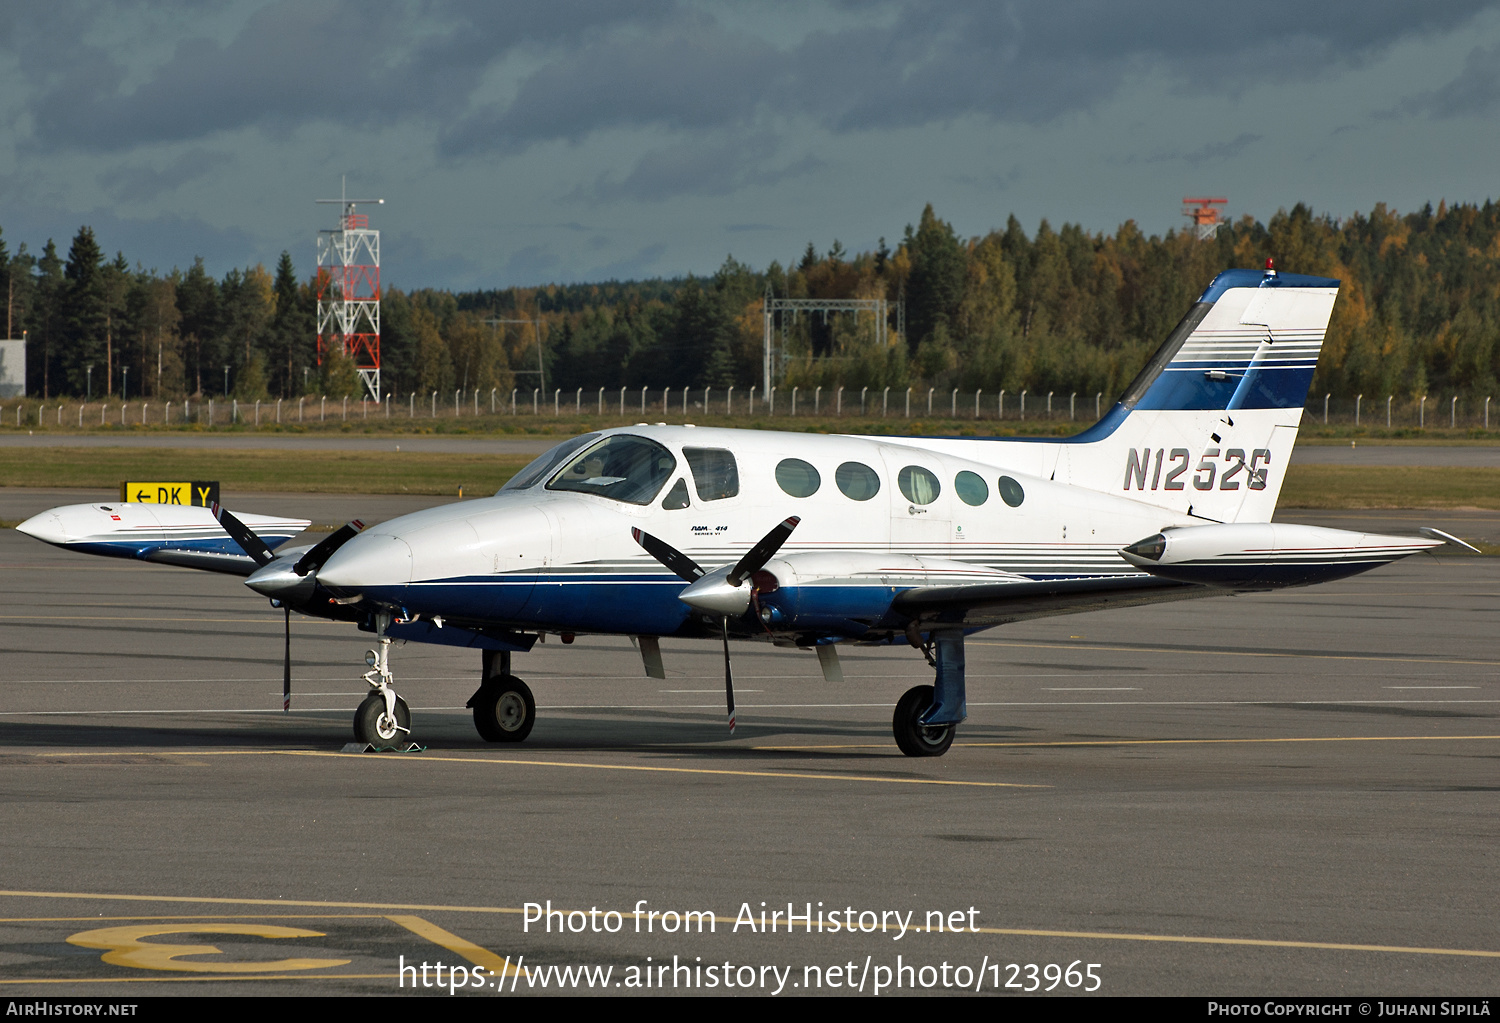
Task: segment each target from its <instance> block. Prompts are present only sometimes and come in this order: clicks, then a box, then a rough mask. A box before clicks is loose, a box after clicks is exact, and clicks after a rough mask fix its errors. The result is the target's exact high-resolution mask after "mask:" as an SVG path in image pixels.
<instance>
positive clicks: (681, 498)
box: [661, 476, 688, 511]
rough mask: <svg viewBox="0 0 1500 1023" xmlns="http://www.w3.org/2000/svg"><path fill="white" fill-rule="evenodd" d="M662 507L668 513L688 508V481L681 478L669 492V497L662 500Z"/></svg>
mask: <svg viewBox="0 0 1500 1023" xmlns="http://www.w3.org/2000/svg"><path fill="white" fill-rule="evenodd" d="M661 506H662V507H663V508H665V509H667V511H676V510H677V509H678V508H686V507H687V506H688V492H687V480H685V479H683V478H682V477H680V476H679V477H678V478H677V482H676V483H674V484H672V489H671V490H668V491H667V496H666V497H664V498H662V502H661Z"/></svg>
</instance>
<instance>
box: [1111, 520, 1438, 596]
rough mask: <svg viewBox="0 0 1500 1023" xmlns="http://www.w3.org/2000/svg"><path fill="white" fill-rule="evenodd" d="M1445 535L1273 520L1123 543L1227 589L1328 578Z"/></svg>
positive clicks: (1179, 576) (1157, 570)
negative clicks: (1363, 530)
mask: <svg viewBox="0 0 1500 1023" xmlns="http://www.w3.org/2000/svg"><path fill="white" fill-rule="evenodd" d="M1443 542H1444V541H1442V540H1435V539H1426V538H1423V537H1415V536H1383V535H1380V534H1378V533H1356V532H1351V531H1350V530H1347V529H1329V528H1327V527H1324V526H1297V525H1286V524H1281V523H1271V522H1256V523H1249V522H1247V523H1225V524H1222V525H1211V526H1173V527H1171V528H1168V529H1164V530H1162V531H1161V532H1160V533H1157V534H1156V535H1155V536H1148V537H1146V538H1145V539H1144V540H1137V541H1136V542H1135V543H1133V544H1131V545H1130V546H1129V547H1126V548H1125V549H1124V550H1122V551H1120V556H1121V557H1122V558H1124V559H1125V560H1126V561H1128V562H1130V563H1131V564H1132V565H1135V566H1136V567H1137V568H1140V569H1141V570H1143V571H1146V572H1149V573H1151V574H1152V575H1155V576H1161V577H1162V578H1164V579H1174V580H1176V581H1178V582H1185V583H1201V584H1203V585H1205V586H1220V587H1224V588H1226V589H1266V590H1268V589H1280V588H1282V587H1286V586H1306V585H1308V584H1310V583H1322V582H1328V581H1329V580H1331V579H1342V578H1344V577H1345V576H1351V575H1356V574H1358V573H1360V572H1365V571H1368V570H1369V569H1372V568H1378V567H1379V566H1381V565H1387V564H1390V563H1391V562H1392V561H1395V560H1397V559H1398V558H1404V557H1406V556H1407V555H1409V554H1416V553H1418V552H1419V551H1425V550H1429V549H1431V548H1433V547H1438V546H1441V545H1442V543H1443Z"/></svg>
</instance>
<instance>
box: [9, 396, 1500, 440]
mask: <svg viewBox="0 0 1500 1023" xmlns="http://www.w3.org/2000/svg"><path fill="white" fill-rule="evenodd" d="M1108 408H1109V406H1108V405H1106V404H1105V399H1104V394H1103V392H1096V393H1094V394H1079V393H1078V392H1076V391H1074V392H1069V393H1067V394H1063V393H1061V392H1057V391H1046V392H1042V391H1031V390H1029V389H1023V390H1020V391H1013V392H1012V391H1004V390H1001V391H995V392H985V391H983V390H977V391H959V390H957V389H953V390H943V391H939V390H938V389H937V388H933V387H928V388H915V387H907V388H893V387H884V388H871V387H862V388H859V389H858V390H855V389H853V388H845V387H838V388H824V387H813V388H803V387H790V388H782V387H773V388H771V389H770V391H769V392H767V391H764V390H763V389H761V388H757V387H748V388H738V387H727V388H712V387H700V388H672V387H666V388H653V387H620V388H603V387H601V388H598V389H596V390H586V389H584V388H577V389H575V390H574V391H572V392H567V393H565V392H564V391H563V390H562V389H561V388H554V389H553V390H552V393H551V394H550V395H549V394H544V393H543V392H542V390H541V389H540V388H529V389H525V390H523V389H521V388H513V389H511V390H510V392H509V393H503V392H501V391H500V389H499V388H492V389H490V390H489V391H480V390H455V391H453V392H452V397H451V399H450V398H449V397H448V395H447V394H446V393H441V394H440V393H439V392H437V391H432V392H430V393H428V394H425V395H423V394H416V393H410V394H408V395H407V396H406V400H405V401H402V400H401V398H400V397H399V396H396V395H386V397H385V400H384V401H376V400H374V399H373V398H369V397H363V398H347V397H344V398H329V397H326V396H309V397H301V398H280V399H272V400H262V401H240V400H238V399H235V398H205V399H201V400H199V399H187V400H179V401H105V402H82V403H78V402H62V403H57V404H53V403H52V402H49V401H38V400H35V399H20V400H17V401H16V402H15V404H4V403H0V429H5V428H23V429H24V428H51V429H56V428H69V427H72V428H77V429H89V428H94V429H97V428H99V427H115V428H122V427H124V428H128V427H153V426H154V427H174V426H175V427H192V426H196V427H200V428H211V427H221V426H224V427H240V428H252V429H253V428H256V427H262V426H271V425H276V424H280V425H287V426H297V425H313V424H318V423H325V424H326V423H335V422H337V423H350V422H362V423H364V424H365V425H375V423H378V422H379V421H380V420H392V419H397V420H403V421H407V422H411V421H416V420H423V419H426V420H437V419H446V420H450V421H451V420H457V419H466V418H468V419H480V418H485V417H501V416H504V417H512V416H547V415H550V416H553V417H557V418H560V417H563V416H570V417H585V416H590V415H597V416H599V417H600V418H611V419H613V418H625V417H639V418H640V419H641V420H644V421H650V420H651V418H652V417H653V416H659V417H660V418H661V420H665V421H668V422H671V421H678V422H681V421H684V420H688V419H697V418H702V419H713V418H717V417H723V418H725V419H733V418H736V417H782V416H785V417H813V416H816V417H823V418H860V419H924V418H925V419H930V418H940V419H956V420H964V419H969V420H988V421H991V422H999V421H1013V422H1037V421H1041V422H1062V421H1073V422H1078V423H1080V426H1082V425H1087V424H1088V423H1092V422H1094V421H1096V420H1097V419H1098V418H1099V417H1100V416H1101V415H1102V414H1103V413H1104V412H1105V411H1107V410H1108ZM1492 414H1493V416H1494V427H1495V428H1496V429H1500V403H1494V402H1492V400H1491V398H1490V397H1489V396H1484V397H1479V396H1468V395H1423V396H1417V397H1410V398H1403V397H1397V396H1396V395H1385V396H1379V397H1375V398H1367V397H1366V396H1365V395H1356V396H1355V397H1353V398H1337V399H1336V398H1334V397H1333V396H1332V395H1331V394H1325V395H1323V396H1321V397H1313V398H1310V399H1309V401H1308V404H1307V406H1306V409H1305V411H1304V414H1303V424H1304V425H1313V424H1322V425H1328V426H1354V427H1367V428H1385V429H1393V430H1405V429H1412V428H1415V429H1429V428H1432V429H1450V430H1454V429H1464V430H1489V429H1491V417H1492Z"/></svg>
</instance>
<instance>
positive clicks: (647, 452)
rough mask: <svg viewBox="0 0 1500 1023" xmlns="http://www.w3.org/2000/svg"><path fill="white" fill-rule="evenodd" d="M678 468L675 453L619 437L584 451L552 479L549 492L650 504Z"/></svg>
mask: <svg viewBox="0 0 1500 1023" xmlns="http://www.w3.org/2000/svg"><path fill="white" fill-rule="evenodd" d="M675 468H677V459H676V458H674V457H673V455H672V452H670V451H668V450H667V449H666V448H664V447H662V446H661V445H660V444H658V443H656V442H655V441H653V440H647V439H646V438H644V437H632V436H630V435H629V434H624V433H617V434H615V435H614V436H612V437H606V438H604V439H603V440H601V441H599V442H598V443H597V444H595V445H593V446H592V447H589V448H587V449H585V450H584V451H583V453H582V454H580V455H578V456H577V457H575V458H574V459H573V460H572V461H571V462H569V463H568V464H567V466H566V467H565V468H564V469H563V470H562V471H561V472H559V473H558V474H557V475H556V476H553V477H552V480H551V482H549V483H548V484H547V489H548V490H572V491H577V492H578V493H582V494H597V495H598V496H600V497H608V498H611V499H612V500H615V501H624V502H625V503H626V504H649V503H650V502H651V501H652V500H654V499H655V497H656V495H657V493H658V492H660V490H661V488H662V487H663V486H665V485H666V482H667V480H668V479H670V478H671V476H672V470H674V469H675Z"/></svg>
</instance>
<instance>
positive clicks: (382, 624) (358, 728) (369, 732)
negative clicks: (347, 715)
mask: <svg viewBox="0 0 1500 1023" xmlns="http://www.w3.org/2000/svg"><path fill="white" fill-rule="evenodd" d="M390 624H391V616H390V615H389V614H385V613H380V614H377V615H376V616H375V633H376V635H377V636H379V637H380V646H379V647H378V649H376V650H368V651H366V652H365V663H366V664H367V665H369V666H370V670H369V671H367V672H365V675H364V679H365V681H366V682H368V683H369V684H370V688H371V690H372V691H371V693H370V695H369V696H366V697H365V698H364V700H363V701H361V703H360V705H359V709H358V710H356V711H355V712H354V741H355V742H363V743H369V744H370V745H372V746H389V745H391V744H392V743H394V742H398V741H400V742H404V741H406V740H408V739H410V738H411V708H410V707H408V706H407V705H406V701H405V700H403V699H401V697H399V696H397V695H396V690H395V688H394V685H393V683H394V682H395V679H394V678H393V677H392V676H391V666H390V650H391V638H390V637H389V636H387V635H386V634H385V630H386V628H387V627H388V626H389V625H390Z"/></svg>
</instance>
